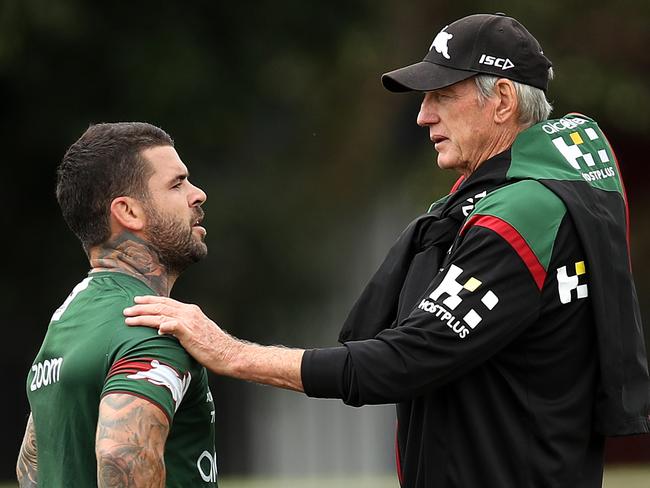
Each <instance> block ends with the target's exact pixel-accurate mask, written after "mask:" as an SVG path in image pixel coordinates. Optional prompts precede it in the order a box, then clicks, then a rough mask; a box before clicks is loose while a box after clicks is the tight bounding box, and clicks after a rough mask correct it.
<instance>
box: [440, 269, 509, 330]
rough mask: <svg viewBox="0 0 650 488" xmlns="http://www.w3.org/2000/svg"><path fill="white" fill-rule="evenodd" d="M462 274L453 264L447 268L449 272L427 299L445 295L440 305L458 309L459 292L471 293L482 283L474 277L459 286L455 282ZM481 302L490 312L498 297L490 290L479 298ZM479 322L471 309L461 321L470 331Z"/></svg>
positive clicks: (479, 317)
mask: <svg viewBox="0 0 650 488" xmlns="http://www.w3.org/2000/svg"><path fill="white" fill-rule="evenodd" d="M462 273H463V270H462V269H461V268H459V267H458V266H456V265H455V264H452V265H451V266H450V267H449V271H447V274H446V275H445V277H444V278H443V280H442V282H441V283H440V284H439V285H438V287H437V288H436V289H435V290H433V292H432V293H431V294H430V295H429V298H431V299H432V300H438V299H439V298H440V297H441V296H442V295H443V294H446V295H448V296H447V298H445V299H444V300H443V301H442V304H443V305H445V306H446V307H448V308H449V309H450V310H455V309H456V307H458V305H460V303H461V302H462V301H463V299H462V298H461V297H460V292H461V291H462V290H467V291H468V292H470V293H473V292H474V291H476V289H477V288H478V287H480V286H481V285H482V282H481V281H479V280H477V279H476V278H474V277H470V278H469V279H468V280H467V281H466V282H465V284H460V283H459V282H458V281H456V280H457V279H458V277H459V276H460V275H461V274H462ZM481 302H482V303H483V305H485V307H486V308H487V309H488V310H492V309H493V308H494V307H495V306H496V304H497V303H499V297H497V296H496V295H495V294H494V293H493V292H492V290H488V291H487V293H485V295H483V297H482V298H481ZM481 320H483V318H482V317H481V316H480V315H479V314H478V313H477V312H476V310H474V309H471V310H470V311H469V312H467V314H465V316H464V317H463V321H464V322H465V323H466V324H467V325H469V326H470V327H471V328H472V329H473V328H475V327H476V326H477V325H478V324H479V322H480V321H481Z"/></svg>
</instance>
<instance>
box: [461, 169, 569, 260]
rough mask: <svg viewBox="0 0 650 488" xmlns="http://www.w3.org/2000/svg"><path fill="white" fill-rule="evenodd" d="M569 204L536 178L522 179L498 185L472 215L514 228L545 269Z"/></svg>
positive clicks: (480, 202)
mask: <svg viewBox="0 0 650 488" xmlns="http://www.w3.org/2000/svg"><path fill="white" fill-rule="evenodd" d="M565 213H566V207H565V206H564V203H562V200H560V199H559V198H558V197H557V196H556V195H555V194H554V193H553V192H552V191H550V190H549V189H548V188H546V187H545V186H544V185H542V184H541V183H539V182H537V181H534V180H523V181H518V182H517V183H513V184H511V185H508V186H505V187H502V188H499V189H498V190H495V191H493V192H492V193H490V194H488V196H486V197H485V198H483V199H482V200H480V201H479V203H478V204H477V205H476V207H475V208H474V211H473V212H472V213H471V214H470V215H469V217H468V219H471V218H472V216H473V215H490V216H493V217H497V218H499V219H501V220H503V221H505V222H507V223H508V224H510V225H511V226H512V227H514V228H515V229H516V230H517V232H519V234H520V235H521V237H523V239H524V240H525V241H526V243H527V244H528V246H529V247H530V249H531V250H532V251H533V253H534V254H535V256H537V259H538V260H539V262H540V264H541V265H542V266H543V268H544V270H546V271H548V263H549V262H550V260H551V254H552V253H553V244H554V242H555V237H556V236H557V232H558V229H559V227H560V223H561V222H562V219H563V218H564V215H565Z"/></svg>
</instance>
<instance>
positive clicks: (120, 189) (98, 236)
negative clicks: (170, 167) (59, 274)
mask: <svg viewBox="0 0 650 488" xmlns="http://www.w3.org/2000/svg"><path fill="white" fill-rule="evenodd" d="M157 146H174V141H173V140H172V138H171V137H170V136H169V134H167V133H166V132H165V131H164V130H162V129H160V128H158V127H156V126H154V125H151V124H147V123H144V122H117V123H103V124H94V125H91V126H90V127H89V128H88V130H86V132H84V133H83V135H82V136H81V137H80V138H79V139H78V140H77V142H75V143H74V144H73V145H72V146H70V148H69V149H68V150H67V151H66V153H65V156H63V161H61V164H60V165H59V168H58V171H57V185H56V198H57V200H58V202H59V206H60V207H61V211H62V213H63V218H64V219H65V221H66V223H67V224H68V227H70V230H72V232H74V233H75V235H76V236H77V237H78V238H79V240H81V243H82V244H83V247H84V249H85V250H86V251H88V250H89V249H90V248H91V247H93V246H96V245H99V244H102V243H103V242H105V241H106V240H107V239H108V238H109V237H110V224H109V222H110V221H109V216H110V205H111V202H112V201H113V200H114V199H115V198H117V197H120V196H131V197H136V198H141V199H145V198H146V197H147V195H148V191H147V182H148V180H149V177H150V176H151V174H152V173H153V168H151V167H150V165H149V163H148V162H147V161H146V159H144V158H143V157H142V151H144V150H145V149H149V148H152V147H157Z"/></svg>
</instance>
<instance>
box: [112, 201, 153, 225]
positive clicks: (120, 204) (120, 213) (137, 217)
mask: <svg viewBox="0 0 650 488" xmlns="http://www.w3.org/2000/svg"><path fill="white" fill-rule="evenodd" d="M145 223H146V216H145V212H144V207H143V205H142V202H140V201H139V200H137V199H135V198H132V197H117V198H115V199H114V200H113V201H112V202H111V225H118V226H120V227H122V228H124V229H126V230H130V231H132V232H137V231H141V230H142V229H144V226H145Z"/></svg>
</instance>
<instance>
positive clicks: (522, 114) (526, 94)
mask: <svg viewBox="0 0 650 488" xmlns="http://www.w3.org/2000/svg"><path fill="white" fill-rule="evenodd" d="M499 79H500V78H499V77H497V76H492V75H483V74H480V75H476V76H475V77H474V81H475V82H476V88H477V90H478V101H479V103H480V104H483V103H485V101H486V100H487V99H488V98H490V97H491V96H492V95H493V94H494V87H495V86H496V83H497V80H499ZM548 79H549V81H550V80H552V79H553V68H549V69H548ZM511 81H512V84H513V85H514V86H515V91H516V92H517V100H518V101H519V123H520V124H521V125H523V126H525V127H530V126H531V125H535V124H536V123H538V122H541V121H543V120H546V119H548V116H549V115H550V114H551V110H553V107H552V106H551V104H550V103H549V102H548V100H547V99H546V94H545V93H544V90H541V89H540V88H535V87H534V86H530V85H524V84H523V83H519V82H517V81H513V80H511Z"/></svg>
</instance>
